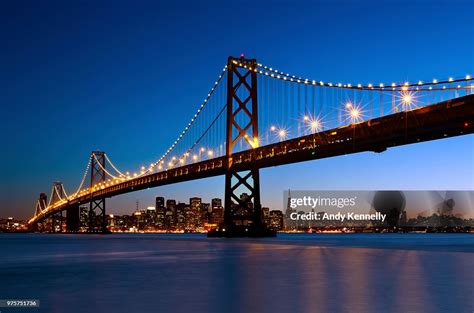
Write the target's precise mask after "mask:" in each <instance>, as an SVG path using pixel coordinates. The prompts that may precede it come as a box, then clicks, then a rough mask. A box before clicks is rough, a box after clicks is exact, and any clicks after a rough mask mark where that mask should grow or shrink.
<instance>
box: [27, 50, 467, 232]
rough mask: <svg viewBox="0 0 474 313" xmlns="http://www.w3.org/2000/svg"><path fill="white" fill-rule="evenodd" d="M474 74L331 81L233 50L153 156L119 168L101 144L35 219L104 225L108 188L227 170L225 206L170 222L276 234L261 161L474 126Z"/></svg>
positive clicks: (77, 226)
mask: <svg viewBox="0 0 474 313" xmlns="http://www.w3.org/2000/svg"><path fill="white" fill-rule="evenodd" d="M226 72H227V73H226ZM473 80H474V79H473V77H471V76H470V75H466V76H465V77H459V78H452V77H450V78H447V79H444V80H438V79H433V80H432V81H421V80H420V81H417V82H414V83H413V82H412V83H410V82H398V83H395V82H394V83H388V84H384V83H380V84H367V85H363V84H341V83H337V84H335V83H330V82H323V81H321V80H319V79H318V80H316V79H305V78H302V77H299V76H297V75H290V74H288V73H285V72H282V71H279V70H276V69H275V68H272V67H268V66H265V65H262V64H259V63H257V62H256V60H254V59H246V58H244V57H241V58H236V57H229V59H228V61H227V64H226V66H225V67H224V68H223V69H222V72H221V74H220V75H219V77H218V79H217V80H216V81H215V83H214V85H213V86H212V88H211V89H210V91H209V92H208V94H207V96H206V97H205V99H204V100H203V101H202V102H201V105H200V106H199V109H198V110H197V112H195V114H194V116H193V117H192V119H191V121H190V122H189V123H188V124H187V126H186V127H185V128H184V130H183V131H182V132H181V133H180V134H179V136H178V137H177V138H176V140H175V141H174V143H172V144H171V145H170V146H169V148H168V149H167V150H166V152H165V153H164V154H163V155H162V156H161V157H160V158H159V159H158V160H157V161H156V162H153V163H151V164H150V166H141V168H140V169H139V170H138V171H136V172H132V173H130V172H122V171H120V170H119V169H118V168H117V167H116V166H115V165H114V164H113V163H112V162H111V160H110V159H109V157H108V155H107V154H106V153H105V152H102V151H93V152H92V153H91V155H90V157H89V159H88V163H87V166H86V170H85V172H84V175H83V177H82V180H81V182H80V184H79V187H78V188H77V190H76V191H75V192H74V193H72V194H69V195H68V194H67V193H66V190H65V189H64V186H63V184H62V183H60V182H56V183H54V184H53V187H52V190H51V196H50V197H49V199H48V197H47V196H46V194H41V195H40V197H39V199H38V201H37V203H36V208H35V215H34V216H33V217H32V218H31V219H30V220H29V225H30V227H31V229H32V230H36V231H45V232H64V231H66V232H81V233H106V232H108V228H107V222H108V216H107V215H106V200H105V199H106V198H110V197H113V196H116V195H120V194H125V193H129V192H135V191H138V190H143V189H148V188H153V187H158V186H163V185H169V184H175V183H179V182H184V181H191V180H197V179H202V178H207V177H214V176H220V175H223V176H225V198H224V208H225V209H224V213H223V215H224V216H223V217H222V208H221V207H218V208H216V210H215V211H214V208H212V212H211V210H207V211H204V210H205V209H204V206H202V207H200V208H195V207H184V208H183V209H182V212H181V211H180V212H178V211H177V210H175V212H174V213H173V217H172V218H173V219H175V220H174V221H173V222H171V221H170V222H169V223H168V224H167V225H171V224H172V223H173V226H172V227H174V228H173V229H171V230H178V231H195V230H197V229H199V228H197V227H202V225H203V223H207V222H209V223H208V225H214V227H215V229H213V230H211V231H210V232H209V233H208V236H209V237H240V236H246V237H250V236H253V237H262V236H274V235H275V232H274V231H271V230H269V228H271V229H278V228H279V227H281V225H280V224H277V223H275V220H277V219H278V215H277V214H278V212H275V213H277V214H275V215H273V217H272V215H271V214H270V213H271V212H269V210H268V209H264V208H262V204H261V200H260V176H259V170H260V169H261V168H267V167H273V166H281V165H285V164H291V163H297V162H305V161H310V160H316V159H322V158H329V157H336V156H341V155H347V154H353V153H359V152H377V153H380V152H383V151H385V150H387V149H389V148H392V147H396V146H402V145H409V144H417V143H420V142H426V141H432V140H440V139H444V138H449V137H455V136H463V135H469V134H472V133H474V84H472V82H473ZM225 81H226V83H224V82H225ZM257 84H258V86H257ZM196 210H197V211H196ZM64 212H65V213H66V216H65V218H64V216H63V213H64ZM183 212H184V214H183ZM215 212H216V214H214V213H215ZM180 214H181V215H180ZM183 216H184V217H183ZM183 221H184V222H183ZM188 222H189V223H188ZM154 223H155V226H157V227H162V226H163V225H164V224H163V223H162V222H160V221H155V222H154ZM267 223H268V225H267ZM110 224H111V226H110V227H114V226H113V225H112V223H110ZM136 225H137V228H138V227H139V225H138V224H136ZM126 227H129V225H127V226H126ZM167 227H168V226H167ZM132 228H133V227H132ZM128 229H129V228H126V230H128ZM160 229H161V228H160ZM122 230H123V229H122Z"/></svg>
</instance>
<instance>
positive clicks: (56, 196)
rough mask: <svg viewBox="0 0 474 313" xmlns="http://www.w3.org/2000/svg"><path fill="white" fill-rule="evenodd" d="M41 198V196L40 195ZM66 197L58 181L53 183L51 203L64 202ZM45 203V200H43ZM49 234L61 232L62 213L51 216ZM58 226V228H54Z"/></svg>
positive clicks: (61, 184) (62, 186)
mask: <svg viewBox="0 0 474 313" xmlns="http://www.w3.org/2000/svg"><path fill="white" fill-rule="evenodd" d="M40 198H41V195H40ZM66 199H67V195H66V191H65V190H64V185H63V183H62V182H60V181H56V182H54V183H53V189H52V193H51V203H56V202H58V201H62V200H66ZM44 200H45V203H46V198H44ZM50 219H51V232H53V233H55V232H57V231H59V232H61V233H62V232H63V211H58V212H55V213H53V214H52V215H51V217H50ZM56 226H58V227H56Z"/></svg>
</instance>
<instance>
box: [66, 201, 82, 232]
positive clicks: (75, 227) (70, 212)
mask: <svg viewBox="0 0 474 313" xmlns="http://www.w3.org/2000/svg"><path fill="white" fill-rule="evenodd" d="M66 232H68V233H77V232H79V206H75V207H72V208H68V209H67V210H66Z"/></svg>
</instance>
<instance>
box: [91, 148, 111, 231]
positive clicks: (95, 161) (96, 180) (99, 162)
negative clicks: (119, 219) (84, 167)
mask: <svg viewBox="0 0 474 313" xmlns="http://www.w3.org/2000/svg"><path fill="white" fill-rule="evenodd" d="M105 180H106V172H105V153H104V152H102V151H93V152H92V162H91V184H90V187H91V188H92V187H93V186H94V185H96V184H100V183H105ZM88 232H101V233H107V232H108V230H107V216H106V211H105V199H104V198H99V199H96V198H95V197H94V194H93V193H92V194H91V201H90V204H89V225H88Z"/></svg>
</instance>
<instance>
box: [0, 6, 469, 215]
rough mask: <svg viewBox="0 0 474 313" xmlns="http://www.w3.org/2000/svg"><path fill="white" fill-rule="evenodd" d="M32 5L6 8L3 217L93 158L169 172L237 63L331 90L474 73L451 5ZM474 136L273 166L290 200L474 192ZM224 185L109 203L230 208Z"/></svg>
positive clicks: (459, 16)
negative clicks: (161, 162) (292, 194)
mask: <svg viewBox="0 0 474 313" xmlns="http://www.w3.org/2000/svg"><path fill="white" fill-rule="evenodd" d="M169 2H170V1H166V2H165V1H162V2H159V1H134V2H132V1H129V2H127V1H113V2H112V1H100V2H96V1H68V2H64V1H41V2H37V1H18V2H10V3H2V4H1V5H0V12H1V13H0V15H1V16H0V18H1V19H0V20H1V23H2V27H1V28H0V35H1V38H2V41H3V45H2V46H3V49H1V52H0V53H1V59H0V62H1V66H0V68H1V70H0V82H1V85H2V92H1V93H0V103H1V104H2V105H1V108H2V114H1V119H2V121H1V125H2V126H1V128H2V129H1V130H2V131H1V136H2V142H3V143H4V149H3V152H2V153H1V157H0V158H1V160H0V164H2V174H3V179H2V180H1V182H2V186H1V188H0V189H1V191H0V192H1V202H0V203H1V204H0V216H7V215H15V216H19V217H27V216H29V215H31V214H32V213H33V210H34V204H35V200H36V198H37V196H38V194H39V193H40V192H49V190H50V186H51V183H52V182H53V181H55V180H61V181H63V182H64V184H65V186H66V188H67V189H68V190H74V189H75V188H76V187H77V184H78V183H79V181H80V178H81V176H82V174H83V170H84V166H85V164H86V162H87V159H88V157H89V154H90V152H91V151H92V150H95V149H101V150H104V151H106V152H107V153H108V155H110V156H111V157H112V159H113V160H114V162H115V163H116V164H117V165H118V166H119V167H120V168H125V169H127V168H137V167H138V166H140V165H142V164H149V163H150V162H151V161H154V160H156V159H157V158H158V157H159V156H161V154H162V153H163V152H164V151H165V150H166V149H167V147H168V146H169V144H170V143H171V142H172V141H173V140H174V139H175V137H176V136H177V134H178V132H180V131H181V129H182V128H183V127H184V126H185V125H186V124H187V122H188V121H189V119H190V117H191V116H192V115H193V114H194V112H195V110H196V108H197V106H198V105H199V103H200V101H201V100H202V99H203V97H204V96H205V95H206V94H207V91H208V89H209V87H210V86H211V85H212V83H213V81H214V80H215V77H216V75H217V74H218V73H219V71H220V70H221V68H222V66H223V65H224V64H225V62H226V60H227V56H229V55H238V54H240V53H241V52H244V53H245V54H246V56H249V57H255V58H257V59H258V60H259V61H261V62H262V63H266V64H271V65H275V66H278V67H280V68H282V69H284V70H285V71H288V72H290V73H298V74H300V75H302V76H308V77H322V78H323V79H325V80H326V81H347V82H359V81H362V82H369V81H377V82H378V81H404V80H408V81H414V80H418V79H431V78H444V77H449V76H464V75H466V74H474V42H473V41H472V39H471V37H472V33H473V31H474V26H473V24H472V16H473V14H474V4H472V2H469V1H457V2H456V1H455V2H450V1H446V2H436V1H430V2H428V1H418V2H416V1H415V2H413V3H410V2H408V1H404V2H397V1H387V2H381V1H377V2H363V1H358V2H351V1H338V2H329V1H314V2H309V1H308V2H298V3H293V2H290V1H288V2H285V1H277V2H260V1H252V2H250V1H241V2H238V3H234V4H233V5H230V4H226V3H224V2H222V1H215V2H207V3H206V2H199V3H192V2H189V3H186V2H181V3H179V4H174V3H169ZM473 144H474V140H473V137H472V136H466V137H460V138H454V139H448V140H442V141H437V142H430V143H424V144H419V145H411V146H405V147H400V148H395V149H391V150H389V151H387V152H385V153H382V154H372V153H364V154H359V155H351V156H343V157H338V158H333V159H327V160H320V161H313V162H306V163H300V164H294V165H289V166H283V167H278V168H270V169H266V170H263V171H262V174H261V176H262V177H261V180H262V182H261V185H262V198H263V202H264V205H265V204H266V205H270V206H271V207H272V208H279V206H281V198H282V192H283V190H285V189H288V188H292V189H404V190H407V189H441V190H445V189H474V178H473V177H474V151H473V147H474V145H473ZM223 181H224V180H223V178H222V177H217V178H212V179H207V180H201V181H194V182H188V183H183V184H177V185H172V186H166V187H160V188H155V189H152V190H147V191H143V192H137V193H133V194H130V195H125V196H120V197H117V198H114V199H112V200H110V201H109V209H110V210H111V212H116V213H124V212H131V211H132V210H133V208H134V207H135V201H136V199H139V200H140V204H141V205H140V206H147V205H152V204H153V198H154V196H155V195H158V194H159V195H163V196H165V197H166V198H169V197H173V198H177V199H178V200H182V201H187V200H188V198H189V197H190V196H194V195H201V196H202V197H203V198H204V200H209V199H210V198H211V197H214V196H219V197H222V196H223V192H224V188H223V187H224V184H223Z"/></svg>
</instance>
